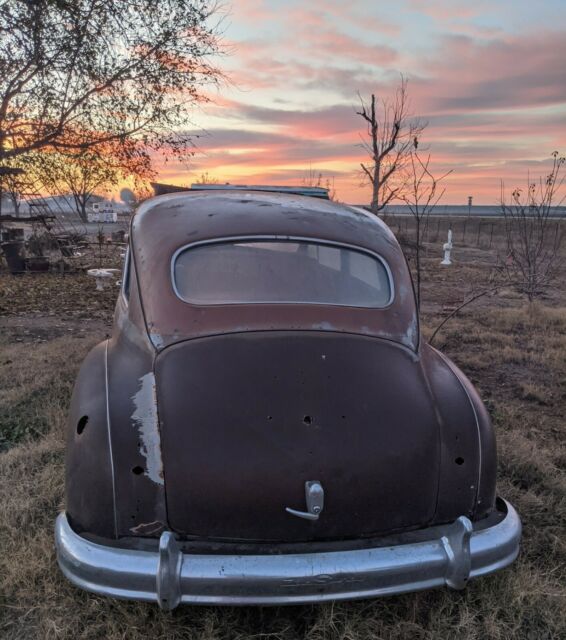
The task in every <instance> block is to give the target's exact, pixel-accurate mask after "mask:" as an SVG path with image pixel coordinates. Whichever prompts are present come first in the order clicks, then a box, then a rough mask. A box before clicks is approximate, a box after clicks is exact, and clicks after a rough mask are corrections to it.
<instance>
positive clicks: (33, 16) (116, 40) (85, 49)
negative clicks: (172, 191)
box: [0, 0, 220, 161]
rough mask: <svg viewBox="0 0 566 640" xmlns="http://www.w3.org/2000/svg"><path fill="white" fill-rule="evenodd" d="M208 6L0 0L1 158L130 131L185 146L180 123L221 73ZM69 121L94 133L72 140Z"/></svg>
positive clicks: (175, 147) (156, 145) (149, 141)
mask: <svg viewBox="0 0 566 640" xmlns="http://www.w3.org/2000/svg"><path fill="white" fill-rule="evenodd" d="M216 11H217V5H216V2H215V1H214V0H210V1H209V0H136V1H135V2H119V1H118V0H81V2H54V1H53V0H34V1H33V2H21V1H17V0H0V161H2V160H5V159H7V158H13V157H16V156H19V155H22V154H25V153H29V152H30V151H34V150H38V149H56V150H60V151H61V150H63V151H64V150H67V151H69V150H77V149H79V150H81V149H82V150H84V149H85V148H87V147H92V146H96V145H100V144H104V143H107V142H111V141H113V142H118V143H121V142H123V141H124V140H126V139H127V138H129V137H132V136H133V137H135V138H136V139H137V140H140V141H143V143H144V145H145V147H146V148H149V149H167V150H172V151H174V152H178V153H182V152H183V151H189V150H190V139H189V138H188V137H187V136H185V135H182V134H180V133H179V131H180V129H181V128H182V127H186V126H187V123H188V122H189V121H190V114H191V111H190V110H191V107H192V105H194V103H196V102H199V101H202V100H205V96H204V95H203V93H202V89H201V88H202V86H203V85H205V84H208V83H210V82H214V81H217V80H218V79H219V77H220V75H219V72H218V70H217V69H216V68H215V67H214V66H212V65H211V63H210V62H209V60H210V56H211V55H213V54H216V53H218V52H219V43H218V42H219V41H218V38H217V35H216V27H215V26H214V25H213V24H212V23H211V19H212V17H213V16H214V15H215V12H216ZM76 128H81V129H82V130H83V131H85V132H91V133H92V135H88V136H85V137H84V138H83V139H81V140H80V141H77V140H76V139H74V137H73V136H72V135H69V129H72V130H74V129H76ZM101 133H102V134H103V135H101Z"/></svg>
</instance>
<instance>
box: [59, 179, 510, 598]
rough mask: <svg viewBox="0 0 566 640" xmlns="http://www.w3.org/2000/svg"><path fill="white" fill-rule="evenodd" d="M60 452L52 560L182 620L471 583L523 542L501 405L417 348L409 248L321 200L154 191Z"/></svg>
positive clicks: (440, 358)
mask: <svg viewBox="0 0 566 640" xmlns="http://www.w3.org/2000/svg"><path fill="white" fill-rule="evenodd" d="M66 446H67V448H66V509H65V511H64V512H62V513H60V514H59V516H58V517H57V521H56V525H55V539H56V550H57V557H58V562H59V565H60V567H61V570H62V571H63V573H64V575H65V576H66V577H67V578H68V579H69V580H71V582H73V583H74V584H75V585H77V586H79V587H82V588H84V589H86V590H89V591H91V592H95V593H98V594H103V595H107V596H112V597H117V598H126V599H134V600H145V601H150V602H154V603H158V604H159V606H161V607H162V608H163V609H172V608H174V607H176V606H177V605H178V604H180V603H196V604H227V605H232V604H234V605H246V604H254V605H267V604H298V603H317V602H323V601H327V600H340V599H357V598H369V597H376V596H380V595H389V594H398V593H403V592H409V591H416V590H420V589H428V588H432V587H442V586H448V587H450V588H454V589H461V588H463V587H465V585H466V584H467V582H468V580H470V579H473V578H477V577H479V576H483V575H486V574H489V573H492V572H494V571H497V570H499V569H501V568H503V567H506V566H507V565H509V564H511V563H512V562H513V561H514V559H515V558H516V557H517V554H518V551H519V543H520V537H521V522H520V519H519V516H518V515H517V513H516V511H515V510H514V508H513V507H512V505H511V504H509V503H508V502H506V501H505V500H504V499H502V498H501V497H499V496H498V495H497V493H496V443H495V437H494V430H493V427H492V425H491V422H490V418H489V415H488V412H487V410H486V408H485V406H484V404H483V403H482V400H481V399H480V396H479V395H478V392H477V391H476V390H475V388H474V387H473V385H472V384H471V382H470V381H469V380H468V378H467V377H466V376H465V375H464V374H463V373H462V371H460V370H459V369H458V368H457V366H456V365H455V364H454V363H453V362H451V361H450V360H449V359H448V358H447V357H446V356H445V355H443V354H442V353H440V352H439V351H437V350H436V349H435V348H433V347H431V346H430V345H428V344H427V343H426V341H424V340H423V338H422V335H421V331H420V326H419V314H418V309H417V305H416V302H415V294H414V290H413V285H412V279H411V274H410V270H409V267H408V264H407V261H406V259H405V257H404V254H403V251H402V250H401V248H400V245H399V244H398V242H397V239H396V238H395V236H394V234H393V233H392V232H391V230H390V229H389V228H388V227H387V226H386V225H385V224H384V223H383V222H382V221H381V220H380V219H379V218H378V217H376V216H374V215H372V214H370V213H368V212H366V211H365V210H363V209H361V208H356V207H352V206H347V205H344V204H338V203H335V202H331V201H327V200H324V199H316V198H311V197H308V196H301V195H296V194H293V193H273V192H265V191H264V192H261V191H253V190H237V189H232V190H231V189H223V190H219V191H215V190H214V189H210V190H208V191H200V192H199V191H194V192H187V193H171V194H168V195H163V196H158V197H156V198H153V199H150V200H148V201H146V202H144V203H143V204H142V205H141V206H140V207H139V209H138V210H137V212H136V213H135V215H134V216H133V218H132V222H131V227H130V234H129V247H128V251H127V255H126V262H125V266H124V272H123V278H122V284H121V290H120V294H119V297H118V301H117V305H116V311H115V316H114V325H113V331H112V334H111V337H109V339H107V340H105V341H103V342H101V343H100V344H98V345H97V346H96V347H94V348H93V349H92V351H91V352H90V353H89V355H88V356H87V357H86V359H85V361H84V363H83V365H82V367H81V369H80V372H79V375H78V378H77V381H76V385H75V389H74V392H73V396H72V400H71V407H70V413H69V422H68V434H67V445H66Z"/></svg>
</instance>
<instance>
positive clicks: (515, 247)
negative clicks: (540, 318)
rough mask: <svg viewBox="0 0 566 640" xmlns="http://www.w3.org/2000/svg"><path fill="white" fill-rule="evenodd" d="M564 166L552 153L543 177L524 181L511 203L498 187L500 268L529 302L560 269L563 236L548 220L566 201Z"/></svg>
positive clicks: (561, 159)
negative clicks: (501, 222) (502, 248)
mask: <svg viewBox="0 0 566 640" xmlns="http://www.w3.org/2000/svg"><path fill="white" fill-rule="evenodd" d="M565 162H566V158H564V157H563V156H560V154H559V153H558V151H555V152H554V153H553V154H552V165H551V168H550V172H549V173H548V174H547V175H546V177H539V179H538V180H537V181H534V182H531V180H530V178H527V188H526V190H523V189H520V188H517V189H515V190H514V191H513V192H512V194H511V200H510V202H508V201H507V199H506V194H505V186H504V185H503V183H502V185H501V213H502V215H503V217H504V219H505V239H506V249H507V251H506V256H505V257H504V258H502V259H500V263H501V268H502V270H503V272H504V273H505V274H506V275H507V276H508V278H509V280H511V281H513V282H515V283H516V286H517V287H518V288H519V289H520V290H521V291H522V292H523V293H525V294H526V295H527V297H528V299H529V301H530V302H532V301H533V300H534V298H535V297H537V296H538V295H540V294H541V293H542V292H543V291H544V290H545V289H546V288H547V287H548V286H549V285H550V284H551V283H552V282H553V281H554V279H555V278H556V277H557V275H558V273H559V272H560V268H561V266H562V259H561V255H560V247H561V244H562V239H563V236H562V232H561V230H560V228H559V225H558V223H556V224H555V225H552V220H551V218H552V211H553V208H554V207H557V206H560V205H561V204H563V203H564V200H565V199H566V195H565V196H562V197H560V191H561V188H562V186H563V185H564V180H565V177H566V176H565V175H564V172H563V167H564V163H565ZM517 283H518V284H517Z"/></svg>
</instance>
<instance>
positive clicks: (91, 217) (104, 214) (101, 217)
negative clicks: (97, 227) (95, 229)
mask: <svg viewBox="0 0 566 640" xmlns="http://www.w3.org/2000/svg"><path fill="white" fill-rule="evenodd" d="M87 220H88V221H89V222H118V214H117V213H116V212H115V211H114V208H113V207H112V205H111V204H110V203H108V202H93V203H92V211H89V212H88V213H87Z"/></svg>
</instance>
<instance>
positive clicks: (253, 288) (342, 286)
mask: <svg viewBox="0 0 566 640" xmlns="http://www.w3.org/2000/svg"><path fill="white" fill-rule="evenodd" d="M173 278H174V285H175V290H176V293H177V295H178V296H179V297H180V298H181V299H182V300H184V301H186V302H190V303H192V304H200V305H214V304H258V303H264V304H271V303H303V304H324V305H345V306H352V307H385V306H387V305H388V304H389V303H390V301H391V294H392V289H391V283H390V277H389V271H388V269H387V268H386V267H385V265H384V263H383V262H382V260H381V259H380V258H378V257H377V256H375V255H373V254H369V253H365V252H364V251H358V250H356V249H351V248H349V247H343V246H339V245H331V244H325V243H319V242H311V241H307V240H237V241H231V242H221V243H213V244H203V245H197V246H194V247H189V248H187V249H184V250H182V251H181V252H180V253H179V254H178V255H177V256H176V258H175V260H174V263H173Z"/></svg>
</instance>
